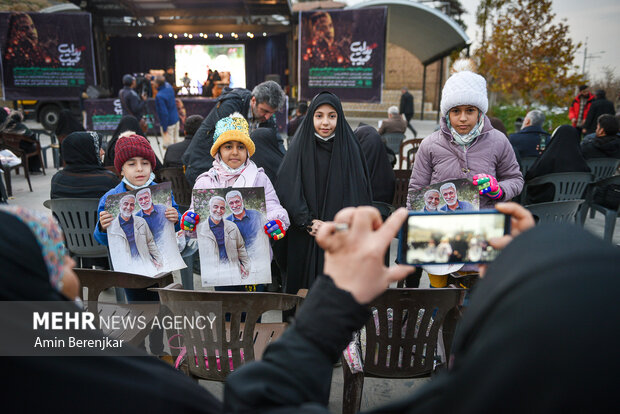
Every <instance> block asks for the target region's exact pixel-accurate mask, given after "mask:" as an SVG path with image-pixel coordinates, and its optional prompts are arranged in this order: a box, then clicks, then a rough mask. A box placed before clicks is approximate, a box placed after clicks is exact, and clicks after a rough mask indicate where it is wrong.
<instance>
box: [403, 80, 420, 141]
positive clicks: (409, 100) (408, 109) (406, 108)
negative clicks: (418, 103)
mask: <svg viewBox="0 0 620 414" xmlns="http://www.w3.org/2000/svg"><path fill="white" fill-rule="evenodd" d="M401 92H402V95H401V96H400V113H401V114H403V115H405V119H406V120H407V128H409V129H410V130H411V132H413V137H414V138H416V137H417V136H418V132H417V131H416V130H415V128H413V126H411V124H410V121H411V118H413V114H414V109H413V95H412V94H410V93H409V90H408V89H407V88H406V87H404V86H403V89H401Z"/></svg>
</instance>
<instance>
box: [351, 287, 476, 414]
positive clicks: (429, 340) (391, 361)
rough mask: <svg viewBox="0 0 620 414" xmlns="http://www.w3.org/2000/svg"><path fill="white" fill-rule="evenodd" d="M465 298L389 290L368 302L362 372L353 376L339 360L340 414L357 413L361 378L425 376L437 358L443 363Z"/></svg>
mask: <svg viewBox="0 0 620 414" xmlns="http://www.w3.org/2000/svg"><path fill="white" fill-rule="evenodd" d="M464 294H465V290H464V289H388V290H387V291H386V292H385V293H384V294H383V295H381V296H380V297H378V298H377V299H375V300H374V301H372V303H371V304H370V309H371V310H372V312H373V315H372V316H371V317H370V318H369V319H368V321H367V322H366V325H365V326H366V355H365V356H364V357H363V364H364V372H363V373H356V374H353V373H352V372H351V370H350V368H349V365H348V364H347V363H346V361H345V360H344V358H343V363H342V370H343V374H344V385H343V395H342V412H343V414H348V413H356V412H358V411H359V409H360V404H361V401H362V391H363V387H364V377H375V378H419V377H428V376H430V375H431V373H432V372H433V371H434V370H435V369H436V367H437V364H436V358H435V357H436V356H440V357H441V358H442V361H443V363H445V362H446V355H450V347H451V345H452V339H453V337H454V330H455V327H456V322H457V320H458V318H459V316H460V311H459V309H458V306H459V304H461V302H462V298H463V297H464ZM440 328H441V335H440Z"/></svg>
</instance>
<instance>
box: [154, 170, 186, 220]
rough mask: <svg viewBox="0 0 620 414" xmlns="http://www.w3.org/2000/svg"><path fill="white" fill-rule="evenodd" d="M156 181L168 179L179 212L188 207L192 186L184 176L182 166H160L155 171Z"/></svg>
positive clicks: (160, 181)
mask: <svg viewBox="0 0 620 414" xmlns="http://www.w3.org/2000/svg"><path fill="white" fill-rule="evenodd" d="M157 177H158V182H159V183H162V182H164V181H170V183H171V184H172V194H173V195H174V200H175V201H176V202H177V204H178V205H179V209H180V210H181V213H184V212H185V211H187V209H189V206H190V205H191V204H192V187H191V186H190V185H189V183H188V182H187V178H185V172H184V171H183V167H170V168H162V169H161V170H159V171H158V172H157Z"/></svg>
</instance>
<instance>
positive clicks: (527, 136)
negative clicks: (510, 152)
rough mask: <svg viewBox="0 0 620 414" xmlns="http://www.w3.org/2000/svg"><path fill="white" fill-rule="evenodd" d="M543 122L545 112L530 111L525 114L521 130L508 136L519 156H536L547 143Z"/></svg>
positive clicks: (547, 137)
mask: <svg viewBox="0 0 620 414" xmlns="http://www.w3.org/2000/svg"><path fill="white" fill-rule="evenodd" d="M544 122H545V114H543V113H542V112H541V111H538V110H534V111H530V112H528V113H527V115H525V119H524V120H523V128H522V129H521V131H519V132H515V133H514V134H510V137H508V140H509V141H510V143H511V144H512V146H513V147H514V148H515V149H516V150H517V151H518V152H519V156H520V157H521V158H524V157H538V154H540V153H541V152H542V151H543V150H544V146H546V145H547V144H548V143H549V133H548V132H546V131H545V130H543V129H542V126H543V123H544ZM541 144H542V145H541Z"/></svg>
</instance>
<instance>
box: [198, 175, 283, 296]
mask: <svg viewBox="0 0 620 414" xmlns="http://www.w3.org/2000/svg"><path fill="white" fill-rule="evenodd" d="M192 199H193V202H194V211H195V212H196V213H198V214H199V215H200V222H199V223H198V225H197V226H196V237H197V238H198V249H199V251H200V273H201V279H202V286H233V285H256V284H262V283H271V253H270V248H269V237H268V236H267V235H266V234H265V231H264V227H263V226H264V225H265V223H266V222H267V219H266V212H267V210H266V207H265V189H264V188H263V187H246V188H213V189H201V190H192Z"/></svg>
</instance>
